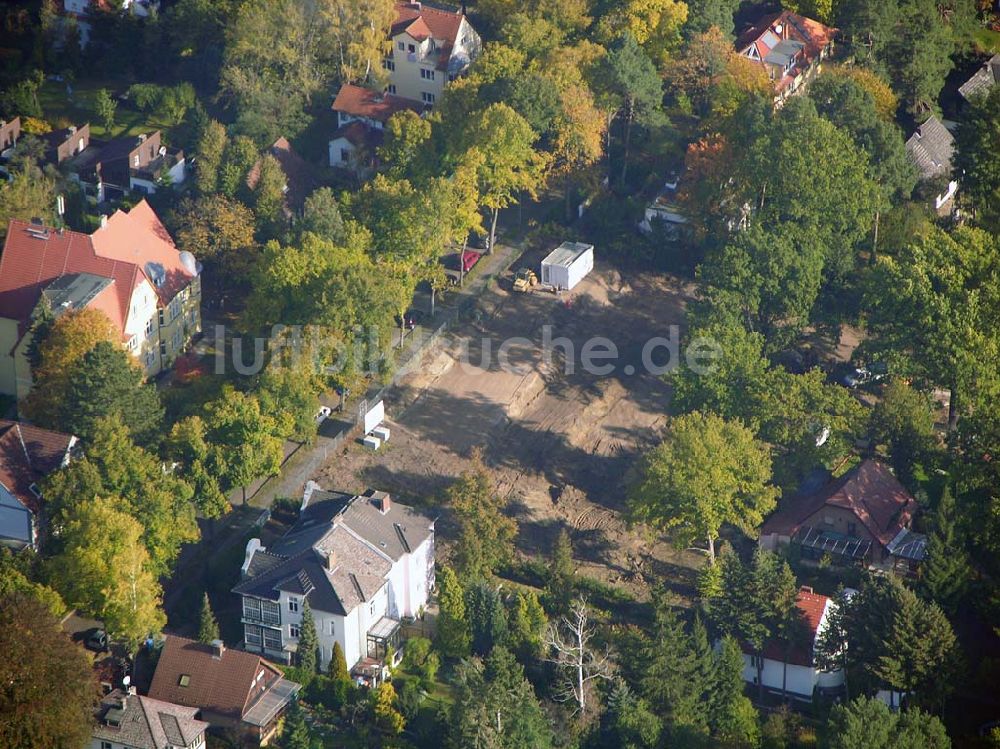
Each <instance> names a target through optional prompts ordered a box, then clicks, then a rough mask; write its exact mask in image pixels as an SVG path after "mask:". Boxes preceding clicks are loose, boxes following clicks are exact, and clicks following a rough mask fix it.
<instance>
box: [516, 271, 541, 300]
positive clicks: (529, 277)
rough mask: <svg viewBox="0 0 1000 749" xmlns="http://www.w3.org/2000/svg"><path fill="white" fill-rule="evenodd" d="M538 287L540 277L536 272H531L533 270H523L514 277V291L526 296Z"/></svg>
mask: <svg viewBox="0 0 1000 749" xmlns="http://www.w3.org/2000/svg"><path fill="white" fill-rule="evenodd" d="M536 286H538V276H536V275H535V271H533V270H531V268H521V269H520V270H519V271H518V272H517V273H516V274H515V275H514V286H513V289H514V291H517V292H520V293H522V294H526V293H529V292H530V291H531V290H532V289H534V288H535V287H536Z"/></svg>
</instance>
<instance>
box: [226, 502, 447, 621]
mask: <svg viewBox="0 0 1000 749" xmlns="http://www.w3.org/2000/svg"><path fill="white" fill-rule="evenodd" d="M432 526H433V521H431V520H430V519H429V518H427V517H425V516H423V515H421V514H420V513H418V512H416V511H415V510H413V509H411V508H409V507H406V506H405V505H400V504H396V503H395V502H390V507H389V510H388V511H387V512H386V513H385V514H382V513H381V512H380V511H379V509H378V508H377V507H376V495H375V493H372V494H371V495H370V496H352V495H348V494H344V493H342V492H327V491H323V490H315V491H313V492H312V493H311V495H310V496H309V500H308V504H307V506H306V507H305V508H304V509H303V510H302V512H301V514H300V516H299V520H298V522H297V523H296V524H295V525H294V526H293V527H292V528H291V529H290V530H289V531H288V533H287V534H285V536H284V537H283V538H282V539H281V540H280V541H278V542H277V543H276V544H275V545H274V546H273V547H272V548H271V549H269V550H266V551H265V550H258V551H256V552H255V553H254V556H253V557H252V558H251V560H250V565H249V567H248V568H247V577H246V579H244V580H243V581H242V582H241V583H239V584H238V585H237V586H236V587H235V588H233V592H234V593H237V594H239V595H249V596H255V597H257V598H266V599H269V600H272V601H276V600H278V598H279V596H280V593H281V591H285V592H287V593H293V594H296V595H302V596H303V597H307V598H308V600H309V605H310V606H311V607H312V608H313V609H315V610H317V611H325V612H327V613H332V614H337V615H340V616H346V615H347V614H348V613H349V612H351V611H352V610H353V609H354V608H355V607H357V606H358V605H360V604H361V603H364V602H365V601H368V600H371V599H372V598H373V597H374V596H375V594H376V593H378V591H379V590H380V589H381V588H382V587H383V586H384V585H385V584H386V580H387V577H388V575H389V572H390V570H391V569H392V564H393V562H395V561H397V560H399V559H401V558H402V557H403V556H404V555H405V554H407V553H409V552H410V551H412V550H414V549H416V548H417V547H418V546H420V544H422V543H423V542H424V541H426V540H427V539H428V538H429V537H430V536H431V534H432V533H433V531H432ZM329 554H333V564H332V566H333V568H332V571H331V569H330V568H329V567H328V562H327V556H328V555H329Z"/></svg>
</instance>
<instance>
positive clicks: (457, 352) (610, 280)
mask: <svg viewBox="0 0 1000 749" xmlns="http://www.w3.org/2000/svg"><path fill="white" fill-rule="evenodd" d="M529 260H530V261H531V263H532V266H533V267H537V263H536V262H535V261H536V260H537V258H535V257H534V256H531V257H525V258H523V259H522V261H521V263H519V264H518V265H516V266H515V267H519V265H521V264H526V263H527V262H528V261H529ZM690 293H691V289H690V288H687V287H684V286H682V285H681V284H680V283H679V282H678V281H677V280H675V279H673V278H671V277H669V276H665V275H651V274H648V273H643V274H639V273H634V274H626V273H622V272H620V271H618V270H614V269H611V268H608V267H605V266H603V265H601V264H600V263H598V267H597V268H596V269H595V270H594V272H592V273H591V274H590V276H589V277H588V278H586V279H585V280H584V281H583V282H581V283H580V284H579V285H578V286H577V287H576V288H575V289H574V290H573V291H572V292H571V293H568V294H567V293H564V294H563V295H562V296H561V297H560V298H557V297H556V296H555V295H553V294H552V293H550V292H542V291H536V292H535V293H533V294H515V293H513V292H512V291H510V282H509V279H502V280H501V281H500V282H499V284H494V285H493V286H492V288H491V289H490V290H489V291H488V292H487V293H486V294H485V295H484V297H483V298H482V300H481V301H480V303H479V313H478V314H479V319H478V320H477V321H476V322H475V323H469V324H467V325H466V326H464V327H463V328H461V329H458V330H456V331H454V332H453V334H452V335H450V336H448V337H446V338H445V339H444V340H442V341H441V342H440V343H439V344H438V345H437V346H435V347H434V348H432V349H431V350H430V351H428V352H427V353H426V355H425V357H424V360H423V361H422V362H421V366H419V367H418V368H417V369H416V370H415V371H414V372H412V373H411V374H409V375H408V376H407V377H406V378H404V380H403V381H402V382H401V383H400V384H399V385H398V386H397V387H396V388H394V389H393V390H392V391H391V393H390V394H389V395H388V396H387V399H386V408H387V413H388V414H389V416H390V419H391V421H390V422H389V426H390V428H391V430H392V436H391V439H390V441H389V443H388V444H387V445H385V447H384V448H383V449H382V450H381V451H379V452H378V453H371V452H368V451H365V450H364V449H363V448H361V447H360V446H358V445H351V446H350V447H348V448H346V449H345V450H343V451H342V453H341V454H339V455H337V456H336V457H333V458H332V459H331V460H330V461H329V462H328V463H327V464H326V465H325V466H324V468H323V470H322V471H321V473H320V475H319V476H318V477H317V478H316V480H317V481H318V482H319V483H320V484H321V485H323V486H326V487H329V488H339V489H344V490H361V489H364V488H366V487H373V488H379V489H383V490H388V491H391V492H393V493H394V494H396V495H397V496H399V498H400V500H401V501H407V502H411V503H414V504H422V505H424V506H427V507H436V505H437V502H438V498H439V497H440V493H441V491H442V490H443V489H444V488H445V487H446V486H447V485H448V483H450V481H451V479H452V478H453V477H455V476H457V475H458V474H459V473H461V471H462V470H463V469H464V468H466V466H467V458H468V456H469V455H470V453H471V451H472V450H473V449H475V448H480V449H481V450H482V451H483V455H484V458H485V460H486V462H487V464H488V465H489V466H490V467H491V468H492V469H493V470H494V472H495V477H496V481H497V487H498V491H499V492H500V493H501V495H502V496H504V497H505V498H507V499H508V500H509V502H510V508H509V512H510V513H511V514H512V515H513V516H514V517H515V518H516V519H517V521H518V523H519V526H520V533H519V537H518V549H519V551H520V552H521V553H524V554H527V555H536V554H546V553H547V552H548V550H549V549H550V548H551V546H552V544H553V542H554V539H555V537H556V534H557V533H558V531H559V529H560V528H561V527H566V528H568V529H569V530H570V532H571V536H572V538H573V542H574V551H575V555H576V557H577V560H578V563H579V567H580V569H579V571H580V573H581V574H585V575H588V576H591V577H595V578H598V579H600V580H603V581H605V582H609V583H613V584H618V585H622V586H624V587H626V588H628V589H629V590H630V592H632V593H633V594H634V595H636V596H638V597H640V598H645V593H646V589H647V586H648V582H649V580H650V579H651V578H653V577H655V578H656V579H658V580H660V579H665V580H666V581H667V582H668V584H669V585H670V587H672V588H674V589H675V590H676V592H677V593H679V594H680V595H686V594H687V593H689V592H690V590H691V587H690V586H691V584H692V583H693V580H694V576H693V571H692V570H693V568H694V567H696V566H697V565H698V564H699V562H700V557H699V556H698V555H697V554H696V553H694V552H678V551H677V550H675V549H673V548H671V547H669V546H668V545H666V544H664V543H662V542H654V540H652V539H650V538H647V537H645V536H643V535H642V534H641V532H640V531H638V530H633V529H629V528H627V527H626V524H625V522H624V520H623V517H622V510H623V507H624V498H625V491H624V487H625V481H626V476H627V474H628V472H629V471H630V469H631V468H632V466H633V464H634V462H635V458H636V456H637V455H638V454H639V453H640V451H641V450H642V449H644V448H645V447H647V446H649V445H650V444H652V443H654V442H655V440H656V438H657V435H658V433H659V431H660V430H661V429H662V427H663V425H664V422H665V418H666V416H665V415H666V411H667V405H668V403H669V398H670V390H669V387H668V385H667V384H666V383H665V382H664V381H663V379H662V378H660V377H658V376H655V375H653V374H650V373H648V372H646V370H645V368H644V367H643V366H642V350H643V345H644V344H645V343H646V341H647V340H649V339H650V338H651V337H654V336H663V337H669V335H670V326H671V325H676V326H681V325H683V322H684V306H685V304H686V302H687V301H688V298H689V295H690ZM544 326H551V327H550V328H549V332H548V333H545V330H544ZM675 335H676V333H675ZM546 336H547V337H548V338H549V339H550V340H556V339H559V338H564V339H567V340H568V341H570V342H571V344H570V346H566V345H563V346H561V347H550V348H554V349H555V351H556V353H555V355H551V356H548V357H547V356H545V355H544V354H543V340H544V338H545V337H546ZM595 336H603V337H605V338H607V339H609V340H610V341H612V342H614V344H615V345H616V346H617V348H618V354H619V355H618V358H617V359H616V360H612V361H611V362H610V363H612V364H613V365H614V371H613V372H611V373H610V374H608V375H604V376H599V375H596V374H591V373H588V372H585V371H583V367H582V365H581V356H582V350H583V346H584V344H585V343H586V342H587V340H588V339H592V338H593V337H595ZM515 337H518V338H516V340H515ZM505 341H507V344H506V345H505V347H504V349H503V351H504V352H505V353H506V354H507V360H508V362H509V365H510V366H509V367H503V366H501V365H500V362H499V361H498V359H499V358H500V357H499V356H498V354H500V347H501V344H503V343H504V342H505ZM570 348H572V352H570V350H569V349H570ZM665 356H666V354H665V352H664V350H663V349H661V350H659V351H658V352H657V354H656V355H654V359H656V361H657V363H662V362H663V360H664V358H665ZM600 363H604V362H603V361H601V362H600ZM436 511H437V512H439V514H440V515H441V523H439V526H438V527H439V532H440V533H441V535H442V536H443V537H444V539H445V540H446V539H447V537H448V531H449V527H448V526H449V522H448V513H447V508H444V507H440V508H436Z"/></svg>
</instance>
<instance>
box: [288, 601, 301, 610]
mask: <svg viewBox="0 0 1000 749" xmlns="http://www.w3.org/2000/svg"><path fill="white" fill-rule="evenodd" d="M288 610H289V611H291V612H292V613H295V612H296V611H298V610H299V599H298V598H289V599H288Z"/></svg>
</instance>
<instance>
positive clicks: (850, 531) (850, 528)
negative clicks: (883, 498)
mask: <svg viewBox="0 0 1000 749" xmlns="http://www.w3.org/2000/svg"><path fill="white" fill-rule="evenodd" d="M857 532H858V526H857V525H856V524H855V523H848V524H847V535H848V536H854V535H856V534H857Z"/></svg>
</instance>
